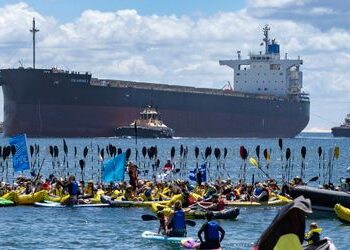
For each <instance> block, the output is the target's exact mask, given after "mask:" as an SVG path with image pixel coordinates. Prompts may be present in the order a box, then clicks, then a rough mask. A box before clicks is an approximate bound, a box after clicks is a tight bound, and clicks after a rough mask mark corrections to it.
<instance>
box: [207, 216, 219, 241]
mask: <svg viewBox="0 0 350 250" xmlns="http://www.w3.org/2000/svg"><path fill="white" fill-rule="evenodd" d="M219 227H220V226H219V224H218V223H216V222H214V221H209V222H208V237H209V240H218V239H219Z"/></svg>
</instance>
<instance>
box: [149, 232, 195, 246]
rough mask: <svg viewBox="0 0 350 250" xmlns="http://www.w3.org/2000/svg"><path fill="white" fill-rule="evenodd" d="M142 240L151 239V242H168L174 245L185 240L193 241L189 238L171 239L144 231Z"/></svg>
mask: <svg viewBox="0 0 350 250" xmlns="http://www.w3.org/2000/svg"><path fill="white" fill-rule="evenodd" d="M142 238H144V239H149V240H159V241H166V242H172V243H181V241H183V240H186V239H188V240H190V239H191V238H189V237H169V236H166V235H162V234H158V233H155V232H151V231H144V232H143V233H142Z"/></svg>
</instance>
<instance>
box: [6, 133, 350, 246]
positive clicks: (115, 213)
mask: <svg viewBox="0 0 350 250" xmlns="http://www.w3.org/2000/svg"><path fill="white" fill-rule="evenodd" d="M7 142H8V138H1V139H0V144H1V145H5V144H7ZM66 142H67V145H68V160H67V162H68V168H67V165H65V171H66V172H65V173H67V172H70V173H71V174H75V173H76V175H77V177H78V178H80V176H81V172H80V169H79V164H78V161H79V160H80V159H84V157H83V148H84V147H85V146H86V147H88V149H89V153H88V156H87V157H86V159H85V161H86V168H85V172H84V177H85V179H91V178H94V179H97V178H98V173H99V172H98V169H99V166H100V162H98V157H97V145H99V146H100V148H102V147H105V146H106V145H108V144H109V143H111V144H113V145H115V146H116V147H120V148H121V149H122V150H123V151H125V150H126V149H127V148H130V149H131V150H132V155H131V159H132V160H134V159H135V147H136V145H135V140H134V139H118V138H93V139H69V138H68V139H66ZM28 143H29V144H39V145H40V151H41V153H40V155H39V159H38V160H37V161H36V163H35V165H36V167H37V162H38V161H39V163H40V164H41V163H42V162H43V168H42V173H43V174H44V175H47V174H49V173H51V172H52V171H55V172H56V174H60V173H63V170H62V169H63V167H62V163H63V142H62V139H57V138H45V139H32V138H29V139H28ZM49 145H57V146H58V148H59V161H60V163H58V162H57V161H56V162H55V163H54V164H55V168H54V169H53V159H52V158H51V156H50V154H48V153H44V152H45V147H46V148H48V147H49ZM155 145H156V146H157V148H158V157H159V159H160V161H161V166H162V165H164V164H165V161H166V160H167V159H170V150H171V147H173V146H174V147H175V148H176V154H175V158H174V161H175V164H176V167H177V168H180V165H184V164H180V162H181V161H180V153H179V151H180V145H183V146H184V147H186V146H187V147H188V157H187V161H186V167H182V168H181V169H182V170H181V171H180V173H179V174H178V175H176V176H175V177H174V178H181V179H187V178H188V177H187V175H188V170H191V169H193V168H194V167H195V165H196V162H197V161H196V158H195V155H194V148H195V147H196V146H198V147H199V148H200V150H201V152H203V154H204V150H205V148H206V147H207V146H211V147H212V148H213V151H214V148H215V147H218V148H220V150H221V153H222V154H223V148H224V147H226V148H227V150H228V154H227V157H226V159H225V160H224V159H221V165H222V164H224V163H225V170H224V169H222V168H220V175H222V176H223V177H227V176H230V178H231V179H232V180H237V178H238V173H239V169H240V167H241V165H242V164H243V162H242V159H241V158H240V155H239V147H240V146H241V145H243V146H245V147H246V148H247V149H248V151H249V156H255V155H256V154H255V148H256V146H257V145H260V147H261V153H260V158H261V165H262V166H263V168H264V170H266V171H268V172H269V174H270V175H271V176H273V177H275V178H277V179H278V180H280V178H281V165H282V164H284V161H281V152H280V149H279V146H278V140H277V139H198V138H178V139H154V140H153V139H139V140H138V144H137V148H138V150H139V156H140V157H139V161H138V164H139V165H140V169H141V170H143V169H149V160H148V157H146V159H143V157H142V154H141V149H142V147H143V146H146V147H150V146H155ZM349 145H350V139H347V138H333V137H332V135H331V134H315V133H310V134H306V133H304V134H301V135H300V136H298V137H296V138H294V139H283V157H285V156H284V155H285V149H286V148H287V147H289V148H290V149H291V152H292V159H293V169H294V171H293V175H300V165H301V161H302V158H301V154H300V149H301V147H302V146H305V147H306V157H305V160H304V161H305V166H306V168H305V169H306V174H305V175H306V178H305V179H306V180H308V179H310V178H312V177H314V176H318V172H319V164H321V169H322V168H323V165H325V167H326V168H327V165H328V161H329V158H330V157H329V150H330V148H334V147H335V146H338V147H339V148H340V156H339V158H338V159H335V160H334V161H333V167H334V173H333V178H332V181H333V182H334V183H339V179H340V178H341V177H349V174H348V173H347V172H346V168H347V167H348V166H349V165H350V148H349ZM74 147H77V149H78V153H77V156H76V157H74ZM318 147H322V148H323V152H325V157H324V160H322V159H323V158H322V157H321V161H320V159H319V157H318V154H317V149H318ZM265 148H268V149H271V152H272V153H271V160H270V164H269V170H267V169H266V168H265V165H266V162H265V160H264V157H263V153H262V151H263V150H264V149H265ZM91 152H92V153H91ZM332 156H333V154H331V158H333V157H332ZM43 159H44V161H43ZM198 162H199V163H201V162H203V159H202V158H201V156H199V159H198ZM210 162H211V163H210V164H211V167H210V170H211V176H212V178H215V175H216V174H217V173H218V171H216V166H217V160H216V159H215V157H214V155H212V157H211V160H210ZM8 166H9V173H8V175H7V178H8V179H10V180H11V178H13V173H12V172H11V167H10V166H11V162H10V161H9V162H8ZM5 172H6V171H5ZM150 172H151V171H150ZM23 174H25V175H29V172H28V173H27V172H24V173H23ZM252 174H254V176H255V180H257V179H259V178H263V175H261V174H260V173H259V171H258V170H257V169H256V168H255V167H252V166H250V165H249V164H248V163H247V179H248V181H250V179H251V176H252ZM16 175H17V174H15V175H14V177H16ZM140 175H141V178H151V176H150V175H148V176H147V175H146V176H143V171H142V172H141V174H140ZM321 176H322V174H321ZM5 178H6V176H5ZM327 181H328V180H327ZM320 182H321V183H322V182H323V178H322V177H321V180H320ZM318 184H319V182H318V181H317V182H313V183H310V184H309V185H315V186H317V185H318ZM278 210H279V208H242V209H241V210H240V215H239V216H238V218H237V220H235V221H219V222H220V224H221V226H222V227H223V228H224V229H225V230H226V237H225V239H224V241H223V243H222V245H223V248H224V249H251V246H252V243H253V242H255V241H256V239H257V238H258V237H259V236H260V234H261V233H262V231H263V230H264V229H265V228H266V227H267V226H268V225H269V224H270V223H271V221H272V219H273V218H274V217H275V215H276V213H277V212H278ZM142 214H151V211H149V210H148V209H145V208H67V209H66V208H64V209H58V208H55V209H54V208H37V207H30V206H29V207H25V206H18V207H8V208H0V221H1V225H2V230H0V245H1V248H2V249H23V248H28V249H143V248H148V249H179V246H178V245H172V244H166V243H162V242H154V241H149V240H144V239H142V238H141V234H142V232H143V231H145V230H150V231H152V230H157V227H158V223H157V222H156V221H149V222H144V221H142V220H141V215H142ZM311 221H316V222H317V223H318V224H319V226H321V227H322V228H323V229H324V231H323V233H322V236H327V237H330V238H331V239H332V240H333V241H334V242H335V244H336V246H337V247H338V249H348V248H349V236H350V226H349V225H345V224H343V223H341V222H339V221H338V220H337V219H336V217H335V214H333V213H320V212H315V213H314V214H313V215H312V216H311V217H309V218H308V221H307V223H308V224H309V223H310V222H311ZM196 222H197V225H196V226H195V227H188V235H189V236H196V234H197V231H198V229H199V228H200V226H201V224H202V223H203V222H204V220H197V221H196Z"/></svg>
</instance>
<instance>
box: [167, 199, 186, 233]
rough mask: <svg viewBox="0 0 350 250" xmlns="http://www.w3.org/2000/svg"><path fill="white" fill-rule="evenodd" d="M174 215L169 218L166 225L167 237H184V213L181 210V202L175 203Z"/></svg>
mask: <svg viewBox="0 0 350 250" xmlns="http://www.w3.org/2000/svg"><path fill="white" fill-rule="evenodd" d="M174 210H175V211H174V213H173V214H172V215H171V216H170V218H169V219H168V223H167V228H168V229H167V235H168V236H172V237H185V236H186V235H187V231H186V222H185V212H184V211H183V210H182V202H181V201H180V200H178V201H176V202H175V208H174Z"/></svg>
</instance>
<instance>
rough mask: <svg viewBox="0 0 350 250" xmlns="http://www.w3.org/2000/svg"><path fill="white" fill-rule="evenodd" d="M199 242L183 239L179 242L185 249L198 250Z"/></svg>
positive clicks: (217, 249) (218, 249)
mask: <svg viewBox="0 0 350 250" xmlns="http://www.w3.org/2000/svg"><path fill="white" fill-rule="evenodd" d="M200 244H201V243H200V242H199V241H197V240H194V239H184V240H182V241H181V246H182V247H184V248H185V249H199V246H200ZM220 249H221V248H216V249H209V250H220Z"/></svg>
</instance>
